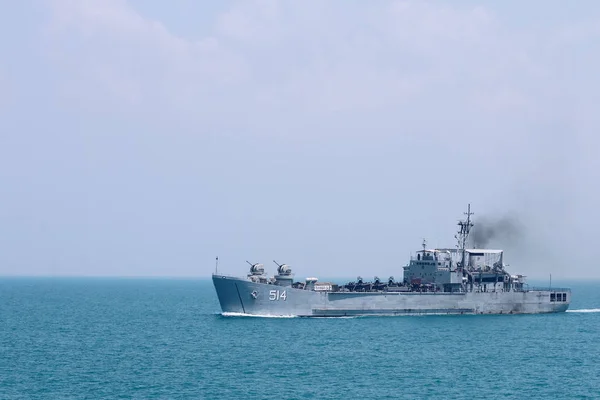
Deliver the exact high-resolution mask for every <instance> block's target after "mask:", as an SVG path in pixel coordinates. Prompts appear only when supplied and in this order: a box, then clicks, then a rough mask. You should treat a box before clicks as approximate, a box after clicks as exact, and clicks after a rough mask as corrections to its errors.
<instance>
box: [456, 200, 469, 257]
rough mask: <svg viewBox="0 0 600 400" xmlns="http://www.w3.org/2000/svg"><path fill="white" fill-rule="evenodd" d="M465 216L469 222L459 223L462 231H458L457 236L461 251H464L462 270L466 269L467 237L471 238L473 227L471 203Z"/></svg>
mask: <svg viewBox="0 0 600 400" xmlns="http://www.w3.org/2000/svg"><path fill="white" fill-rule="evenodd" d="M464 214H465V215H466V216H467V220H466V221H458V226H460V229H459V230H458V235H457V236H455V237H456V238H457V239H458V243H459V246H460V249H461V250H462V259H461V264H460V266H461V268H464V267H465V246H466V245H467V237H469V232H470V231H471V228H472V227H473V223H472V222H471V215H473V213H472V212H471V203H469V205H468V206H467V212H466V213H464Z"/></svg>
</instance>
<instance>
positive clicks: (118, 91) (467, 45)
mask: <svg viewBox="0 0 600 400" xmlns="http://www.w3.org/2000/svg"><path fill="white" fill-rule="evenodd" d="M51 5H52V10H53V18H52V24H51V27H52V29H51V30H50V32H51V33H52V36H51V37H52V41H51V46H50V48H51V49H52V50H53V51H54V52H55V57H56V58H55V60H57V61H58V62H61V63H62V66H63V68H64V69H65V71H66V73H65V75H66V76H68V77H69V79H70V81H71V82H70V87H71V93H75V92H79V93H78V96H77V98H78V101H79V100H81V99H88V100H89V99H90V98H94V99H96V100H97V101H104V102H105V103H106V104H111V105H112V106H114V107H122V106H123V105H130V106H138V107H139V106H140V105H142V106H144V105H148V104H151V103H160V104H162V105H169V104H170V105H173V106H174V107H175V108H183V109H188V110H195V109H197V107H199V106H201V107H209V108H210V107H213V108H215V109H217V108H218V107H221V106H224V105H228V106H230V107H231V106H233V107H241V106H242V105H244V104H245V105H248V104H250V105H252V106H253V107H258V108H265V107H266V108H268V109H273V108H275V109H277V108H278V107H279V108H282V109H289V108H290V107H294V108H296V109H304V110H306V111H311V112H314V111H317V112H330V111H340V110H347V111H357V110H370V109H378V108H381V107H398V106H401V105H403V104H406V103H407V102H412V101H419V100H422V99H423V98H425V97H431V96H433V97H437V98H444V97H445V98H446V99H447V100H451V99H453V101H454V102H455V104H457V103H458V102H459V101H462V102H466V103H468V104H469V106H473V107H476V108H480V109H481V111H494V112H496V111H499V110H500V111H502V110H507V109H508V110H513V109H523V108H526V107H532V106H533V103H534V102H533V101H532V95H534V93H530V87H528V85H530V83H529V82H531V80H532V79H535V77H536V73H537V72H536V71H538V70H539V69H540V68H541V67H540V66H539V65H537V64H536V63H535V62H534V60H532V59H531V57H530V56H529V55H528V49H527V47H526V44H523V43H521V42H520V38H519V37H512V38H511V37H507V35H506V34H505V32H503V31H502V29H501V24H500V23H499V22H498V21H497V20H496V19H495V17H494V15H492V14H491V13H490V12H489V11H488V10H485V9H484V8H481V7H475V8H457V7H455V8H453V7H443V6H438V5H432V4H427V3H423V2H416V1H415V2H409V1H391V2H384V3H368V4H366V3H365V4H363V5H362V7H361V8H360V9H358V8H356V9H353V8H352V7H345V8H343V10H341V8H340V7H337V6H338V5H340V4H339V3H335V2H330V3H326V2H314V1H308V2H297V3H287V2H279V1H276V0H256V1H243V2H238V3H236V4H235V5H234V6H233V7H232V8H231V9H229V10H228V11H226V12H225V13H223V14H221V15H219V16H216V17H215V28H214V31H213V33H212V34H211V35H210V36H208V37H205V38H203V39H202V40H200V41H192V40H190V39H186V38H182V37H177V36H175V35H174V34H173V33H171V32H170V31H169V30H168V28H167V27H166V26H164V25H163V24H162V23H160V22H159V21H153V20H151V19H148V18H144V17H143V16H142V15H140V14H139V13H137V12H136V11H135V10H134V9H132V8H131V7H130V6H129V5H128V4H127V2H126V1H124V0H109V1H102V0H100V1H98V0H90V1H86V2H80V1H68V0H52V1H51ZM99 94H102V96H101V97H100V98H99V97H98V95H99ZM100 99H101V100H100ZM114 100H116V102H115V101H114Z"/></svg>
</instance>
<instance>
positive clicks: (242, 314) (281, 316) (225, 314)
mask: <svg viewBox="0 0 600 400" xmlns="http://www.w3.org/2000/svg"><path fill="white" fill-rule="evenodd" d="M218 314H219V315H222V316H223V317H254V318H296V316H295V315H269V314H244V313H238V312H222V313H218Z"/></svg>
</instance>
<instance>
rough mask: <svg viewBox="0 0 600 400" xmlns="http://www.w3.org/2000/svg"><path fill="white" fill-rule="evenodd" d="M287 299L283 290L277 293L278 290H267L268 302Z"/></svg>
mask: <svg viewBox="0 0 600 400" xmlns="http://www.w3.org/2000/svg"><path fill="white" fill-rule="evenodd" d="M286 299H287V293H286V292H285V290H282V291H279V290H269V300H271V301H275V300H284V301H285V300H286Z"/></svg>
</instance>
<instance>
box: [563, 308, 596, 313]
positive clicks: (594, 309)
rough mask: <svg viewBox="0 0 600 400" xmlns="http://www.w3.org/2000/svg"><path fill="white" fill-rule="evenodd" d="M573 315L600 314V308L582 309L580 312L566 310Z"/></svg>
mask: <svg viewBox="0 0 600 400" xmlns="http://www.w3.org/2000/svg"><path fill="white" fill-rule="evenodd" d="M567 312H573V313H600V308H582V309H580V310H567Z"/></svg>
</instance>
